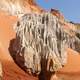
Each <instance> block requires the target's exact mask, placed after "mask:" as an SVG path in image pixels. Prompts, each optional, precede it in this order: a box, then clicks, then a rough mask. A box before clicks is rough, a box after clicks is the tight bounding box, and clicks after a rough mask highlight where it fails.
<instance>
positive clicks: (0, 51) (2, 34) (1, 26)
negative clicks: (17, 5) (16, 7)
mask: <svg viewBox="0 0 80 80" xmlns="http://www.w3.org/2000/svg"><path fill="white" fill-rule="evenodd" d="M16 20H17V18H15V17H11V16H7V15H6V14H4V13H3V12H0V60H1V62H2V66H3V80H37V78H34V77H32V76H30V75H28V74H26V73H25V72H24V71H23V70H22V69H21V68H19V67H18V66H17V65H16V64H15V63H14V61H13V59H12V57H11V56H10V54H9V52H8V46H9V41H10V40H11V39H12V38H14V37H15V33H14V31H13V28H12V25H13V24H14V22H15V21H16Z"/></svg>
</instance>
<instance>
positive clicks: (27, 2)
mask: <svg viewBox="0 0 80 80" xmlns="http://www.w3.org/2000/svg"><path fill="white" fill-rule="evenodd" d="M0 8H1V9H2V10H5V11H7V12H8V13H10V14H11V15H17V16H19V15H20V17H21V16H22V15H24V14H25V13H38V14H35V15H36V16H38V19H40V18H41V17H39V16H40V15H39V13H45V11H43V9H41V8H39V7H38V6H37V5H36V4H35V3H34V2H33V1H32V0H12V1H11V0H3V1H2V2H1V3H0ZM51 13H52V14H53V15H54V16H55V17H56V18H55V19H54V21H53V22H55V23H54V25H56V27H60V29H61V28H62V27H63V28H64V31H63V33H65V34H68V35H70V36H71V37H72V38H74V37H75V36H76V28H75V26H74V24H72V23H69V22H67V21H65V19H64V17H63V16H62V14H60V13H59V12H58V11H56V10H52V11H51ZM27 16H28V15H27ZM27 16H26V15H24V16H23V17H21V18H20V19H24V21H23V20H22V21H19V22H17V23H16V27H17V28H19V27H20V26H22V27H24V24H22V23H24V22H25V24H26V27H27V26H29V25H28V24H27V23H28V22H26V19H27ZM33 16H34V15H33ZM36 16H34V18H33V21H32V22H35V21H36V20H35V18H36ZM44 16H45V15H44ZM44 16H43V17H44ZM24 17H25V18H24ZM29 17H31V16H29ZM48 18H49V19H50V17H49V16H48ZM30 20H31V19H30ZM44 20H45V21H47V20H46V19H44ZM57 20H58V22H59V23H60V24H61V26H60V25H58V22H57ZM36 22H38V21H36ZM41 24H42V23H41ZM41 24H40V27H41V26H42V25H41ZM51 24H52V23H51ZM36 26H37V25H36ZM44 26H45V25H44ZM26 27H25V28H26ZM29 27H30V26H29ZM31 27H33V26H31ZM46 27H47V26H46ZM50 27H51V26H49V28H50ZM33 28H34V27H33ZM54 28H55V27H54ZM50 29H52V28H50ZM31 30H32V29H31ZM39 30H41V29H40V28H39ZM44 30H45V29H43V31H44ZM58 30H59V29H57V32H58ZM41 31H42V30H41ZM32 32H33V33H34V32H36V31H35V30H34V31H30V32H28V33H30V36H31V37H30V38H31V39H32V40H33V41H34V39H35V37H34V38H33V37H32V36H33V35H32V34H31V33H32ZM51 32H53V31H51ZM24 33H25V34H26V33H27V31H26V32H24ZM16 34H18V32H17V33H16ZM21 35H22V34H21ZM27 35H28V34H27ZM41 35H42V34H41V33H40V36H41ZM44 36H45V35H44ZM50 36H53V35H50ZM50 36H49V37H50ZM58 36H59V35H58ZM25 37H27V36H25ZM28 37H29V35H28ZM41 39H42V38H40V40H41ZM67 39H70V38H68V37H67ZM18 40H19V41H18ZM37 40H38V39H37ZM43 40H44V39H43ZM22 41H23V40H22V37H21V36H20V38H18V36H16V41H15V42H16V43H15V44H14V45H13V44H12V45H11V46H12V47H11V49H12V51H13V54H12V56H13V58H14V60H15V61H16V63H17V64H18V65H19V66H20V67H21V68H23V69H24V70H25V71H26V70H27V72H28V73H32V71H33V73H38V72H39V73H40V70H41V64H40V61H39V64H38V63H37V65H35V62H36V61H38V60H39V59H40V57H39V56H38V55H36V56H37V57H36V58H38V57H39V59H36V60H33V59H30V57H32V58H33V57H34V55H32V54H34V53H33V52H34V51H33V49H32V48H29V49H30V50H28V48H27V49H21V47H22V46H21V45H22V43H23V42H22ZM19 42H21V43H20V44H19V45H18V43H19ZM34 42H36V41H34ZM48 42H49V47H50V48H49V49H48V50H49V51H51V52H52V50H51V49H52V48H53V46H52V44H51V43H53V41H52V39H51V40H50V41H48ZM58 42H59V41H58ZM71 42H74V39H72V40H71ZM12 43H14V42H12ZM28 43H31V42H30V41H28ZM43 43H45V40H44V41H43ZM64 43H65V42H64ZM64 43H63V44H64ZM76 44H77V45H78V44H79V43H76ZM70 45H71V44H70ZM15 46H16V47H15ZM35 46H37V44H36V45H35ZM35 46H33V47H35ZM63 46H64V45H63ZM71 46H72V45H71ZM42 47H43V44H42ZM37 48H38V47H37ZM39 48H40V47H39ZM60 48H61V47H60ZM71 48H72V47H71ZM78 48H79V47H78ZM43 49H44V47H43ZM54 49H56V48H54ZM73 49H74V48H73ZM21 50H22V51H21ZM79 50H80V49H79ZM79 50H78V51H79ZM29 51H30V53H31V55H28V54H27V53H29ZM37 51H39V49H37V50H36V52H37ZM45 51H47V50H45V49H44V53H45ZM54 51H56V53H57V51H60V50H54ZM63 51H64V50H63ZM22 52H23V53H24V54H23V53H22ZM11 53H12V52H11ZM50 55H51V56H49V57H50V58H49V59H47V60H48V65H47V69H48V70H50V71H53V69H52V68H53V67H55V66H54V65H51V64H50V63H51V62H52V63H56V61H57V62H59V61H64V60H63V59H66V58H64V57H67V56H66V54H65V55H62V54H60V57H63V58H61V60H57V59H58V58H56V61H55V62H54V60H53V59H54V58H53V57H52V54H50ZM57 57H58V56H57ZM28 58H29V59H30V60H31V61H30V62H31V63H29V62H28ZM47 58H48V57H47ZM52 58H53V59H52ZM34 59H35V58H34ZM65 61H66V60H65ZM28 63H29V64H28ZM32 64H34V67H33V66H32ZM43 64H44V63H43ZM61 64H62V62H60V63H59V64H58V65H59V66H62V65H61ZM27 68H29V69H27ZM32 69H33V70H32ZM39 73H38V74H39Z"/></svg>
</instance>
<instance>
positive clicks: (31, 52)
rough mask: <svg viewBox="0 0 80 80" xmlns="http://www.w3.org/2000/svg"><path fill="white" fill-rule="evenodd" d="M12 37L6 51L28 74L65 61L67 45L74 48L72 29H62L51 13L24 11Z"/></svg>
mask: <svg viewBox="0 0 80 80" xmlns="http://www.w3.org/2000/svg"><path fill="white" fill-rule="evenodd" d="M14 28H15V31H16V38H15V39H14V40H12V41H11V44H10V48H9V50H10V52H11V55H12V56H13V58H14V60H15V62H16V63H17V64H18V65H19V66H20V67H21V68H23V69H24V70H25V71H27V72H28V73H30V74H39V73H40V72H41V71H42V70H43V71H50V72H54V71H57V70H58V69H60V68H62V66H63V65H64V64H65V63H66V61H67V48H72V49H76V47H75V43H77V42H78V40H79V39H78V37H76V30H74V28H70V29H68V30H66V29H65V26H64V25H63V24H61V22H60V20H59V19H58V18H57V17H56V16H54V15H52V14H51V13H42V14H35V13H32V14H25V15H24V16H22V17H21V18H20V20H19V21H18V22H17V23H16V24H15V27H14Z"/></svg>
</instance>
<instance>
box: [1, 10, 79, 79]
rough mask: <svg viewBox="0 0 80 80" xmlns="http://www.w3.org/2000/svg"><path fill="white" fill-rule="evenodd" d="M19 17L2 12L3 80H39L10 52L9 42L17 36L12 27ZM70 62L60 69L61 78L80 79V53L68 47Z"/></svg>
mask: <svg viewBox="0 0 80 80" xmlns="http://www.w3.org/2000/svg"><path fill="white" fill-rule="evenodd" d="M16 20H17V18H16V17H13V16H8V15H7V14H5V13H4V12H0V60H1V62H2V66H3V76H4V77H3V80H37V78H35V77H33V76H30V75H28V74H26V73H25V72H24V71H23V70H21V68H19V67H18V66H17V65H16V64H15V63H14V61H13V59H12V57H11V56H10V54H9V52H8V47H9V42H10V40H11V39H13V38H14V37H15V32H14V30H13V28H12V26H13V24H14V23H15V22H16ZM68 54H69V55H68V63H67V64H66V65H65V67H64V68H62V69H61V70H59V72H58V76H59V77H60V78H61V80H80V55H78V54H74V51H71V50H70V49H68Z"/></svg>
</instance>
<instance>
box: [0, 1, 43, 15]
mask: <svg viewBox="0 0 80 80" xmlns="http://www.w3.org/2000/svg"><path fill="white" fill-rule="evenodd" d="M0 9H1V10H4V11H6V12H8V13H9V14H11V15H17V16H21V15H23V14H25V13H31V12H38V13H40V12H42V11H43V9H41V8H40V7H39V6H37V5H36V4H35V3H34V1H33V0H2V1H1V2H0Z"/></svg>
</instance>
